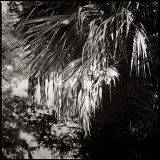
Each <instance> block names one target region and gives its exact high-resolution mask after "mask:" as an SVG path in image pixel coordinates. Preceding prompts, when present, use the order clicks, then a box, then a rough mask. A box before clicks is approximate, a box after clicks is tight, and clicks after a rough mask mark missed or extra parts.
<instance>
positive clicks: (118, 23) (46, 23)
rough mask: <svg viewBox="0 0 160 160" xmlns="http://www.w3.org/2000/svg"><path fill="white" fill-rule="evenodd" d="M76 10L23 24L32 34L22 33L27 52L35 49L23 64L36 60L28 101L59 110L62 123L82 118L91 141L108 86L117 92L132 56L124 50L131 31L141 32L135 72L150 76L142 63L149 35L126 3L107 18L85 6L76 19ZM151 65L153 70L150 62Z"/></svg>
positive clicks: (95, 7)
mask: <svg viewBox="0 0 160 160" xmlns="http://www.w3.org/2000/svg"><path fill="white" fill-rule="evenodd" d="M113 4H114V3H113ZM75 5H76V3H75V4H73V5H71V6H70V7H71V8H70V10H69V11H68V12H67V14H66V15H64V14H62V11H61V12H60V13H61V14H59V13H58V12H55V13H53V12H52V14H51V15H49V16H48V15H47V16H43V17H40V18H38V17H35V19H28V18H27V19H28V20H27V21H25V22H22V23H21V30H22V31H23V30H27V31H26V32H24V33H23V32H22V33H23V34H22V39H23V42H24V47H25V46H26V45H27V46H28V48H24V50H27V49H31V52H30V53H29V54H28V55H27V56H26V57H24V58H27V57H30V56H32V59H31V61H30V62H29V63H28V64H31V74H30V78H29V90H28V92H29V95H30V96H32V97H33V98H34V99H35V100H36V101H37V102H39V103H40V102H41V103H42V104H43V105H44V106H50V107H51V108H52V109H54V110H56V112H57V117H58V119H59V120H61V119H65V118H66V117H67V116H75V115H78V116H79V118H80V119H81V122H82V125H83V128H84V131H85V136H87V135H88V134H90V127H91V122H90V120H91V117H93V116H94V114H95V111H96V109H98V108H100V106H101V102H102V98H103V97H102V92H103V87H102V86H103V84H105V85H109V89H110V92H111V84H112V81H113V83H114V86H115V85H116V81H115V80H116V79H118V77H119V75H120V73H119V72H118V70H119V69H118V62H119V61H120V60H121V59H124V57H125V59H127V57H128V55H130V54H131V53H127V51H126V49H125V44H126V41H127V40H128V39H127V38H128V36H129V35H130V30H131V26H133V27H135V28H136V29H135V32H136V33H135V35H136V36H135V37H138V38H137V39H136V38H134V47H133V52H132V56H134V57H132V60H131V72H132V70H133V69H132V68H133V67H137V66H138V67H137V73H138V75H139V70H140V65H142V66H143V72H144V73H145V70H146V68H145V64H144V63H143V62H142V61H143V60H145V59H147V52H146V47H147V46H146V43H145V39H146V35H145V33H144V32H143V31H144V29H141V28H143V27H141V28H140V29H139V28H138V27H137V26H135V25H134V23H133V21H134V17H133V15H132V13H131V11H130V10H128V8H125V9H124V6H125V5H127V6H128V7H129V6H130V4H128V3H122V2H121V3H120V5H119V7H118V10H115V12H114V13H113V11H112V12H111V13H112V14H105V12H104V11H102V10H100V7H99V6H98V5H95V4H89V5H84V6H80V7H79V9H78V10H77V9H75V10H74V13H72V12H71V10H72V7H73V6H75ZM113 6H114V5H113ZM73 8H74V7H73ZM33 12H35V11H33ZM42 13H45V10H43V11H42ZM42 13H39V14H42ZM64 13H65V12H64ZM71 13H72V14H71ZM36 15H37V14H36ZM28 17H31V15H29V16H28ZM136 51H137V52H136ZM135 52H136V53H135ZM139 58H141V60H139ZM136 63H137V64H136ZM147 65H148V68H149V63H148V62H147ZM110 96H111V95H110Z"/></svg>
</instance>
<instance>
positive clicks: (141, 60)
mask: <svg viewBox="0 0 160 160" xmlns="http://www.w3.org/2000/svg"><path fill="white" fill-rule="evenodd" d="M146 39H147V37H146V34H145V32H144V29H143V28H141V29H137V28H136V33H135V37H134V42H133V51H132V59H131V72H132V69H133V67H134V68H136V75H137V76H139V72H140V68H141V69H142V70H143V75H144V77H146V69H145V68H146V65H147V67H148V71H149V74H150V75H151V73H150V67H149V62H148V56H147V44H146ZM131 72H130V74H131Z"/></svg>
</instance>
